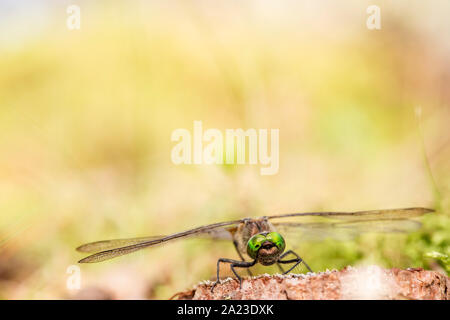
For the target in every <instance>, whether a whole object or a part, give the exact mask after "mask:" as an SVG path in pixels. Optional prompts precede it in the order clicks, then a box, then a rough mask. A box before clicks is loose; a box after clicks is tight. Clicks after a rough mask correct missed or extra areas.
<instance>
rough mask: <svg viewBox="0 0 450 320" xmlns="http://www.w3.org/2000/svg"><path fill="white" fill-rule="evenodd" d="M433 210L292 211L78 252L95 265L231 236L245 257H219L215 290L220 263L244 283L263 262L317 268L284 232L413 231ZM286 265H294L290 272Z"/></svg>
mask: <svg viewBox="0 0 450 320" xmlns="http://www.w3.org/2000/svg"><path fill="white" fill-rule="evenodd" d="M430 212H434V210H433V209H428V208H422V207H415V208H403V209H385V210H369V211H356V212H305V213H288V214H281V215H272V216H263V217H258V218H243V219H239V220H233V221H226V222H219V223H213V224H209V225H205V226H200V227H197V228H194V229H190V230H186V231H182V232H177V233H173V234H170V235H166V236H150V237H139V238H128V239H113V240H102V241H96V242H91V243H87V244H83V245H81V246H79V247H78V248H77V250H78V251H80V252H86V253H93V254H91V255H89V256H87V257H86V258H84V259H81V260H80V261H79V263H95V262H101V261H105V260H109V259H112V258H115V257H119V256H123V255H126V254H129V253H132V252H135V251H138V250H141V249H144V248H149V247H155V246H158V245H162V244H165V243H167V242H171V241H174V240H179V239H187V238H191V237H203V238H204V237H206V238H210V239H213V240H217V239H223V240H231V241H232V242H233V245H234V247H235V248H236V251H237V254H238V256H239V258H240V260H236V259H228V258H220V259H218V261H217V270H216V271H217V272H216V276H217V279H216V281H215V282H214V284H213V286H212V288H211V290H214V287H215V286H216V285H217V283H219V282H220V277H219V276H220V265H221V264H223V263H228V264H229V265H230V267H231V271H232V272H233V274H234V275H235V276H236V278H237V280H238V281H239V285H240V287H242V278H241V276H239V274H238V273H237V271H236V268H242V269H247V272H248V274H249V275H252V273H251V271H250V269H249V268H251V267H253V266H254V265H256V264H257V263H259V264H261V265H263V266H270V265H274V264H277V265H278V267H279V268H280V271H281V272H282V273H283V274H287V273H289V272H291V271H292V270H293V269H294V268H296V267H297V266H298V265H300V264H301V263H303V265H304V266H305V267H306V268H307V269H308V270H309V272H312V269H311V268H310V267H309V265H308V264H307V263H306V262H305V261H304V260H303V259H302V258H301V257H300V256H299V255H298V254H297V253H296V252H295V251H293V250H287V251H285V249H286V245H287V243H286V240H285V238H284V236H286V237H287V236H288V235H290V236H291V237H293V239H294V238H295V237H297V240H296V241H307V240H313V241H320V240H324V239H326V238H331V239H337V240H345V239H352V238H354V237H356V236H358V235H360V234H363V233H395V232H410V231H414V230H417V229H418V228H420V226H421V223H420V222H419V221H417V219H415V218H418V217H420V216H422V215H424V214H426V213H430ZM283 235H284V236H283ZM289 256H290V258H288V257H289ZM245 257H247V260H246V259H245ZM282 265H290V267H289V268H288V270H284V268H283V266H282Z"/></svg>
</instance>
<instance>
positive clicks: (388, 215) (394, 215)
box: [267, 208, 434, 220]
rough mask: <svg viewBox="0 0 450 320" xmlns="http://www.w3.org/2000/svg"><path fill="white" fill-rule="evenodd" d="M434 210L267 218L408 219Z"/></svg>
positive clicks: (273, 217) (321, 213) (391, 210)
mask: <svg viewBox="0 0 450 320" xmlns="http://www.w3.org/2000/svg"><path fill="white" fill-rule="evenodd" d="M429 212H434V210H433V209H428V208H406V209H386V210H369V211H356V212H309V213H288V214H282V215H277V216H269V217H267V219H281V218H295V217H325V218H334V219H345V220H398V219H409V218H415V217H419V216H422V215H424V214H425V213H429Z"/></svg>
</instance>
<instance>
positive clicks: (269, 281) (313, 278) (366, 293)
mask: <svg viewBox="0 0 450 320" xmlns="http://www.w3.org/2000/svg"><path fill="white" fill-rule="evenodd" d="M212 284H213V282H211V281H204V282H201V283H199V284H198V285H196V286H195V287H194V288H193V289H192V290H188V291H185V292H180V293H177V294H176V295H175V296H174V298H177V299H180V300H223V299H226V300H229V299H231V300H265V299H269V300H280V299H281V300H342V299H343V300H349V299H377V300H380V299H382V300H396V299H414V300H416V299H417V300H449V298H450V289H449V287H450V278H449V277H448V276H445V275H444V274H442V273H439V272H436V271H428V270H423V269H421V268H409V269H406V270H401V269H396V268H393V269H383V268H380V267H378V266H368V267H361V268H353V267H350V266H349V267H346V268H344V269H343V270H340V271H338V270H332V271H328V270H327V271H326V272H319V273H308V274H288V275H278V274H277V275H268V274H264V275H261V276H257V277H250V278H243V281H242V288H239V282H238V281H237V280H236V279H231V278H228V279H225V280H222V281H221V283H219V284H217V286H216V287H215V288H214V291H213V292H211V287H212Z"/></svg>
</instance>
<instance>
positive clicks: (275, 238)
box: [247, 232, 286, 265]
mask: <svg viewBox="0 0 450 320" xmlns="http://www.w3.org/2000/svg"><path fill="white" fill-rule="evenodd" d="M285 248H286V242H285V241H284V239H283V237H282V236H281V234H279V233H278V232H262V233H258V234H255V235H254V236H253V237H251V238H250V239H249V240H248V243H247V253H248V255H249V256H250V257H251V258H252V259H258V262H260V263H261V264H262V265H271V264H274V263H275V262H276V261H277V260H278V257H279V256H280V255H281V254H282V253H283V251H284V249H285Z"/></svg>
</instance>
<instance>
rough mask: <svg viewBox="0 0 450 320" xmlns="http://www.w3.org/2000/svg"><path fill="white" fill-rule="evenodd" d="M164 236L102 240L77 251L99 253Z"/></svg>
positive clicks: (80, 247) (81, 247)
mask: <svg viewBox="0 0 450 320" xmlns="http://www.w3.org/2000/svg"><path fill="white" fill-rule="evenodd" d="M163 237H164V236H151V237H140V238H127V239H112V240H102V241H96V242H91V243H86V244H83V245H81V246H79V247H78V248H77V249H76V250H77V251H80V252H98V251H103V250H108V249H114V248H119V247H125V246H131V245H134V244H138V243H143V242H148V241H152V240H156V239H159V238H163Z"/></svg>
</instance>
